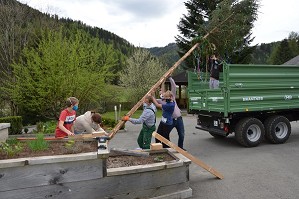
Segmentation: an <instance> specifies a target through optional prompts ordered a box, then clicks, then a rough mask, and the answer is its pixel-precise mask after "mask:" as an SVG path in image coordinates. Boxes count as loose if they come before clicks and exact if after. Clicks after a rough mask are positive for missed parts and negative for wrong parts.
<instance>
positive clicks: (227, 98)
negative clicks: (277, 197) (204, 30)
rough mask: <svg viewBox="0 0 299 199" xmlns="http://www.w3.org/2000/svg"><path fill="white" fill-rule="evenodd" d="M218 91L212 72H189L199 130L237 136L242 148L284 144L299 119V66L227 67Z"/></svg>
mask: <svg viewBox="0 0 299 199" xmlns="http://www.w3.org/2000/svg"><path fill="white" fill-rule="evenodd" d="M219 81H220V85H219V88H217V89H210V88H209V73H194V72H191V71H189V72H188V99H189V101H188V111H189V113H193V114H197V115H198V119H197V126H196V128H198V129H201V130H204V131H208V132H209V133H210V134H211V135H212V136H214V137H215V138H225V137H226V136H228V135H229V134H232V133H234V135H235V137H236V140H237V141H238V142H239V143H240V144H241V145H243V146H246V147H254V146H257V145H259V144H260V143H261V142H262V141H263V139H264V138H266V139H267V140H268V141H270V142H271V143H276V144H280V143H284V142H286V141H287V140H288V138H289V136H290V134H291V124H290V122H291V121H296V120H298V119H299V66H295V65H241V64H226V63H224V65H223V72H221V74H220V80H219Z"/></svg>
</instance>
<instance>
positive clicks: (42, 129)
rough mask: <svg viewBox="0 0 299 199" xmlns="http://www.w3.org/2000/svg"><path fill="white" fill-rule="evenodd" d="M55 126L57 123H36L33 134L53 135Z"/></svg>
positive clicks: (54, 121)
mask: <svg viewBox="0 0 299 199" xmlns="http://www.w3.org/2000/svg"><path fill="white" fill-rule="evenodd" d="M56 126H57V121H56V120H53V121H47V122H38V123H36V131H34V133H43V134H51V133H55V129H56Z"/></svg>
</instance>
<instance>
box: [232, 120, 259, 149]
mask: <svg viewBox="0 0 299 199" xmlns="http://www.w3.org/2000/svg"><path fill="white" fill-rule="evenodd" d="M264 136H265V128H264V125H263V123H262V122H261V121H260V120H259V119H256V118H252V117H248V118H244V119H242V120H240V121H239V122H238V123H237V125H236V129H235V137H236V140H237V141H238V142H239V143H240V144H241V145H243V146H245V147H256V146H258V145H259V144H260V143H261V142H262V141H263V139H264Z"/></svg>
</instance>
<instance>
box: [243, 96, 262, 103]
mask: <svg viewBox="0 0 299 199" xmlns="http://www.w3.org/2000/svg"><path fill="white" fill-rule="evenodd" d="M262 100H264V97H258V96H253V97H243V102H245V101H262Z"/></svg>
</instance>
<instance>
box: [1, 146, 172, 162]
mask: <svg viewBox="0 0 299 199" xmlns="http://www.w3.org/2000/svg"><path fill="white" fill-rule="evenodd" d="M48 143H49V148H48V149H47V150H43V151H32V150H31V149H30V148H29V147H28V144H27V143H26V142H22V143H21V145H22V148H23V149H22V151H20V152H17V153H15V154H13V155H10V156H8V155H7V154H6V153H5V152H3V151H2V150H0V160H4V159H15V158H24V157H38V156H55V155H63V154H76V153H87V152H96V151H97V147H98V143H97V142H96V141H76V142H74V144H73V145H71V146H67V142H62V141H58V142H54V141H51V142H48ZM171 160H175V158H173V157H172V156H171V155H169V154H168V153H166V152H162V153H152V154H150V155H149V156H148V157H138V156H128V155H117V156H110V157H109V158H108V159H107V168H117V167H128V166H136V165H145V164H152V163H157V162H165V161H171Z"/></svg>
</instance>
